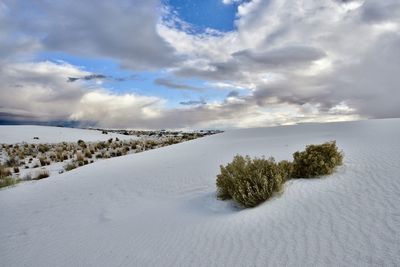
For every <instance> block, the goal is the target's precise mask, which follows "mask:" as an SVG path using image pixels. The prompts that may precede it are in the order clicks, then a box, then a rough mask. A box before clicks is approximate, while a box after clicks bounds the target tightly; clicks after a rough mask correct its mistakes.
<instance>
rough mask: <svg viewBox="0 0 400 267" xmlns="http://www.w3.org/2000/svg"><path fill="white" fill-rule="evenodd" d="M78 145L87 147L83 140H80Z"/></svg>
mask: <svg viewBox="0 0 400 267" xmlns="http://www.w3.org/2000/svg"><path fill="white" fill-rule="evenodd" d="M78 146H80V147H81V148H86V147H87V146H86V143H85V141H83V140H78Z"/></svg>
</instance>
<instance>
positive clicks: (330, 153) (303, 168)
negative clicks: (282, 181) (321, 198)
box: [292, 141, 343, 178]
mask: <svg viewBox="0 0 400 267" xmlns="http://www.w3.org/2000/svg"><path fill="white" fill-rule="evenodd" d="M342 162H343V153H342V152H339V151H338V148H337V146H336V142H335V141H332V142H327V143H324V144H321V145H309V146H307V147H306V150H304V151H302V152H299V151H297V152H295V153H294V154H293V173H292V177H293V178H313V177H317V176H321V175H328V174H331V173H332V172H333V171H334V169H335V167H337V166H339V165H341V164H342Z"/></svg>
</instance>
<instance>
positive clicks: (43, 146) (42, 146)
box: [38, 144, 50, 153]
mask: <svg viewBox="0 0 400 267" xmlns="http://www.w3.org/2000/svg"><path fill="white" fill-rule="evenodd" d="M38 150H39V152H40V153H46V152H47V151H49V150H50V147H49V146H48V145H46V144H40V145H39V146H38Z"/></svg>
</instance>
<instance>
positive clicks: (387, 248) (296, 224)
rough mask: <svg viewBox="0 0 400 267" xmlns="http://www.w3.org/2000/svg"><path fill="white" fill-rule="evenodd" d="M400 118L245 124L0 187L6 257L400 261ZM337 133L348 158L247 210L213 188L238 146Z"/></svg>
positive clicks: (115, 262)
mask: <svg viewBox="0 0 400 267" xmlns="http://www.w3.org/2000/svg"><path fill="white" fill-rule="evenodd" d="M399 136H400V120H399V119H390V120H371V121H360V122H343V123H330V124H309V125H297V126H287V127H275V128H260V129H246V130H235V131H230V132H226V133H223V134H219V135H215V136H211V137H206V138H201V139H197V140H194V141H190V142H186V143H181V144H177V145H174V146H170V147H164V148H161V149H157V150H153V151H148V152H144V153H140V154H132V155H128V156H125V157H120V158H114V159H110V160H106V161H102V162H98V163H95V164H93V165H89V166H86V167H82V168H79V169H77V170H74V171H71V172H68V173H65V174H62V175H59V176H57V177H56V178H53V179H46V180H42V181H37V182H29V183H23V184H20V185H17V186H15V187H12V188H5V189H3V190H0V218H1V219H0V259H1V261H0V266H395V265H397V266H398V265H400V212H399V207H400V193H399V192H400V152H399V151H400V141H399V139H398V137H399ZM329 140H337V144H338V146H339V147H340V148H341V149H343V150H344V153H345V160H344V165H343V166H342V167H340V168H339V169H338V170H337V172H336V173H335V174H333V175H331V176H329V177H324V178H320V179H311V180H304V179H299V180H293V181H289V182H288V183H286V185H285V190H284V193H283V194H282V195H280V196H277V197H275V198H273V199H271V200H270V201H267V202H265V203H264V204H262V205H260V206H258V207H256V208H253V209H246V210H240V209H237V208H236V207H235V206H234V205H233V204H232V203H231V202H229V201H228V202H223V201H219V200H216V199H215V176H216V174H217V173H218V171H219V164H225V163H227V162H229V161H230V160H231V159H232V157H233V156H234V155H235V154H238V153H239V154H248V155H251V156H261V155H266V156H271V155H272V156H275V158H276V159H278V160H281V159H291V154H292V153H293V152H294V151H296V150H301V149H303V148H304V147H305V145H307V144H311V143H322V142H325V141H329Z"/></svg>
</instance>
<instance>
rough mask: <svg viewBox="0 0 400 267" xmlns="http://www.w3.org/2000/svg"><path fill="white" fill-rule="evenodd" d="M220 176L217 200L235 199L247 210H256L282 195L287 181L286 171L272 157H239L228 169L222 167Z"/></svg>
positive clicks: (218, 178) (218, 177)
mask: <svg viewBox="0 0 400 267" xmlns="http://www.w3.org/2000/svg"><path fill="white" fill-rule="evenodd" d="M220 168H221V173H220V174H219V175H218V176H217V188H218V197H219V198H221V199H230V198H232V199H233V200H234V201H235V202H237V203H238V204H240V205H241V206H244V207H255V206H257V205H258V204H260V203H261V202H264V201H265V200H267V199H269V198H270V197H271V196H272V195H273V193H275V192H279V191H280V190H281V189H282V185H283V183H284V181H285V177H284V176H283V174H282V173H283V172H282V171H281V170H280V168H279V165H278V164H277V163H276V162H275V160H274V159H273V158H270V159H264V158H260V159H259V158H255V159H251V158H250V157H249V156H246V157H242V156H239V155H238V156H236V157H235V158H234V159H233V161H232V162H231V163H229V164H228V165H227V166H225V167H224V166H221V167H220Z"/></svg>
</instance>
